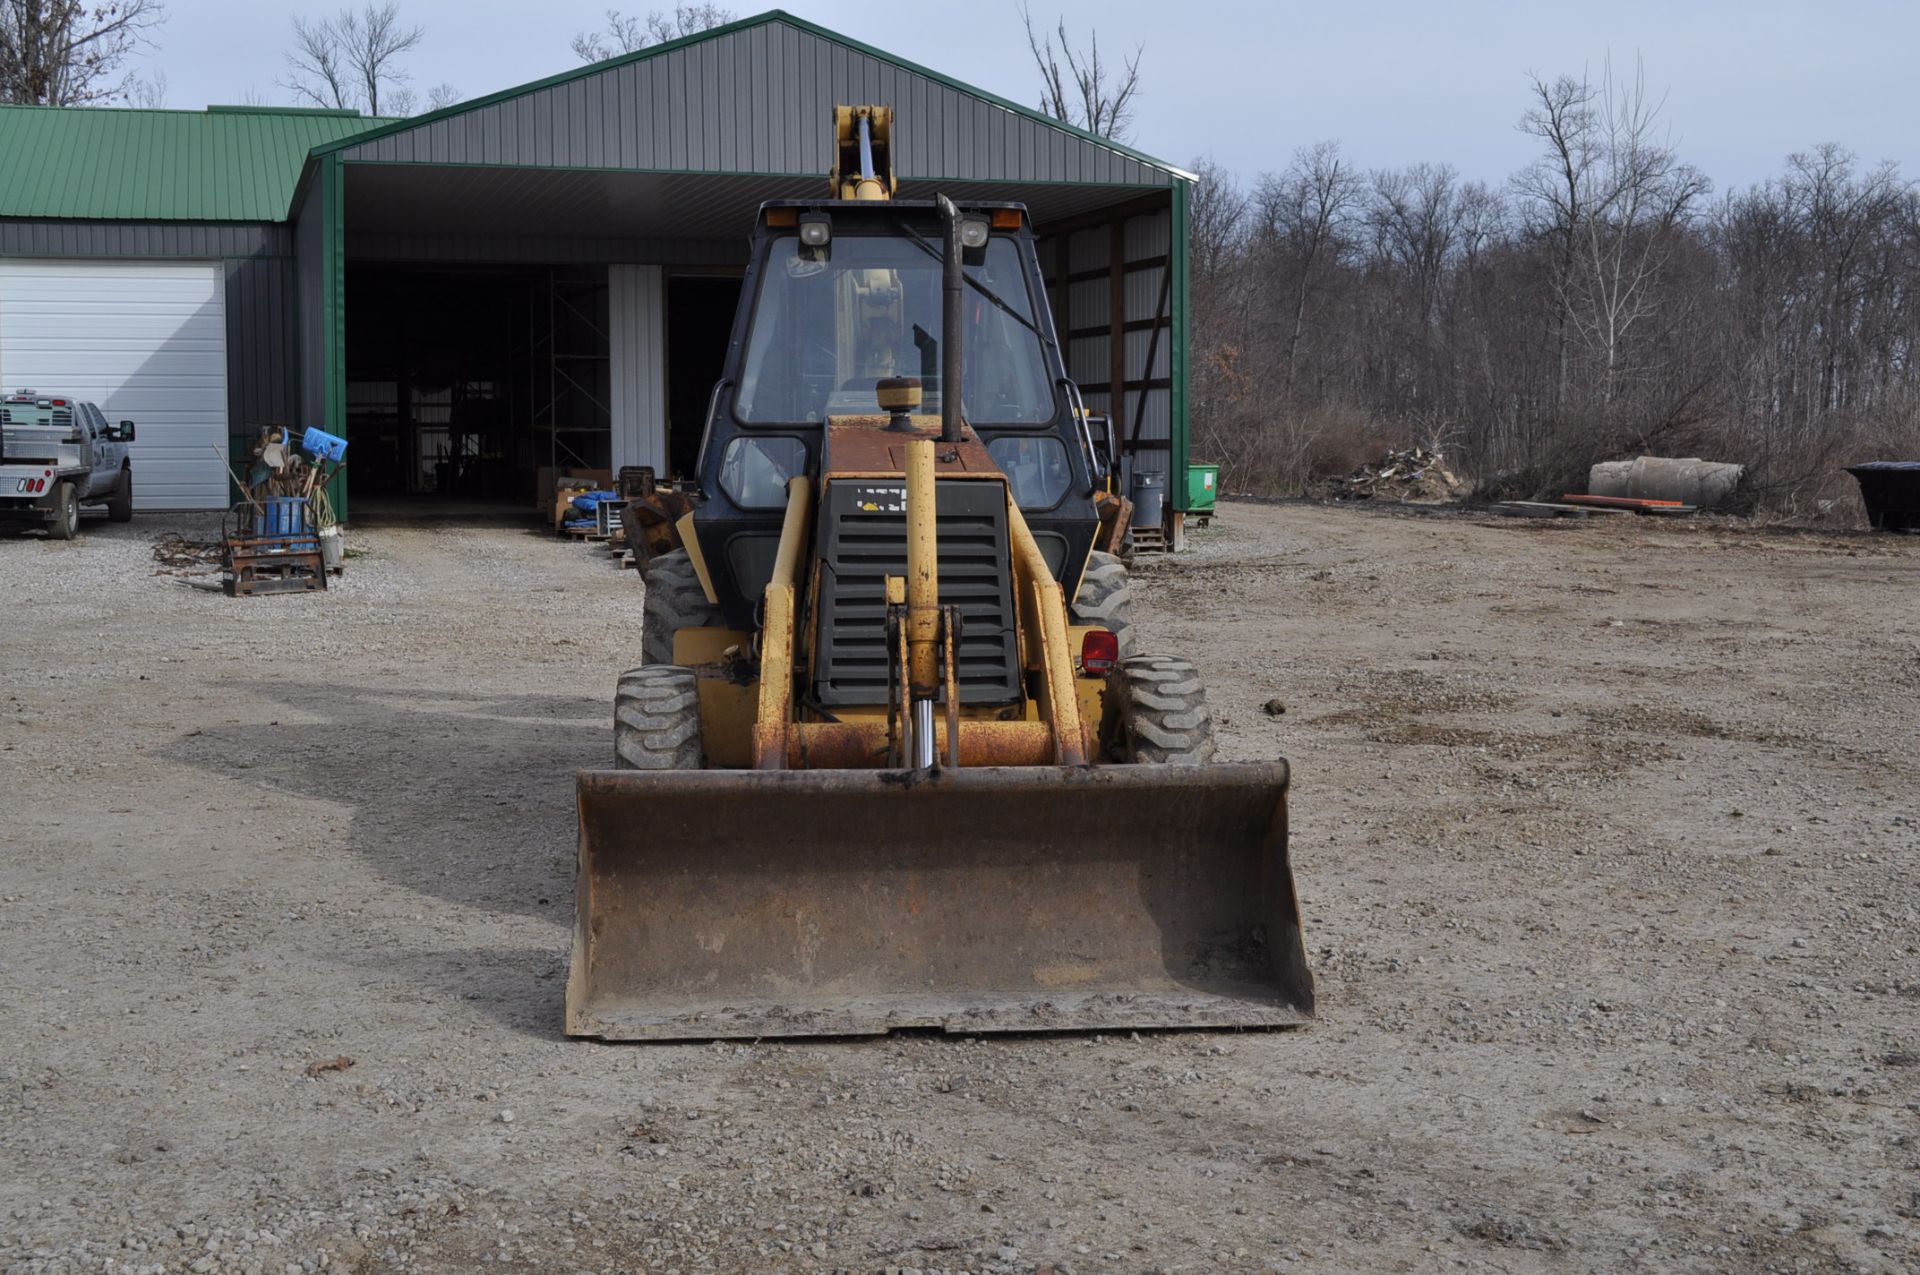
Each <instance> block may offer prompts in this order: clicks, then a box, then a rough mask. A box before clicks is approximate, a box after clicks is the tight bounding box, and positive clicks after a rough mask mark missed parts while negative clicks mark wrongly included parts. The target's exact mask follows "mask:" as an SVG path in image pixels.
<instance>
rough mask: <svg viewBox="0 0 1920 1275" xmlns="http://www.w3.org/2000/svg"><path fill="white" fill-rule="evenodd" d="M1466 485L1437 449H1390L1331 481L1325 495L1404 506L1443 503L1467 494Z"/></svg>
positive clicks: (1333, 497)
mask: <svg viewBox="0 0 1920 1275" xmlns="http://www.w3.org/2000/svg"><path fill="white" fill-rule="evenodd" d="M1466 492H1467V484H1466V483H1465V482H1463V481H1461V479H1460V478H1459V477H1458V476H1457V475H1456V474H1455V473H1454V472H1453V471H1452V470H1450V469H1448V468H1447V467H1446V465H1445V463H1444V462H1443V461H1442V460H1441V457H1440V454H1439V453H1438V452H1430V451H1428V450H1427V449H1426V448H1424V447H1408V448H1405V449H1403V450H1400V451H1391V452H1388V453H1387V454H1386V455H1385V456H1384V457H1382V458H1381V459H1380V460H1378V461H1375V462H1373V463H1372V464H1368V465H1362V466H1361V467H1360V468H1359V469H1356V470H1355V471H1354V472H1353V473H1351V474H1349V475H1348V476H1347V477H1345V478H1334V479H1330V480H1328V482H1327V483H1326V484H1325V486H1324V487H1323V489H1322V494H1323V495H1324V496H1325V497H1326V498H1327V499H1330V500H1391V501H1397V502H1399V503H1400V504H1405V505H1444V504H1448V503H1450V502H1452V501H1456V500H1459V499H1460V498H1461V497H1463V496H1464V495H1466Z"/></svg>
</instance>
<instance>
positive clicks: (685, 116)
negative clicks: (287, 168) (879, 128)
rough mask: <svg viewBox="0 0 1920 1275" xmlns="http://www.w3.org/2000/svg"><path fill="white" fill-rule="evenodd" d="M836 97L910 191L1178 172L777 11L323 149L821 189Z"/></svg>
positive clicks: (388, 158) (350, 155)
mask: <svg viewBox="0 0 1920 1275" xmlns="http://www.w3.org/2000/svg"><path fill="white" fill-rule="evenodd" d="M837 103H875V104H881V105H890V106H893V107H894V108H895V110H896V112H897V114H896V117H895V118H896V123H895V126H894V128H895V132H894V141H893V145H894V170H895V173H896V174H897V175H898V177H899V178H900V181H901V185H902V190H901V194H902V195H903V196H910V195H912V194H913V193H914V192H913V190H912V185H913V183H914V182H916V181H931V180H935V179H940V180H944V181H954V180H960V181H974V182H1019V183H1027V184H1031V183H1054V182H1070V183H1089V184H1097V185H1104V186H1134V187H1143V186H1144V187H1166V186H1168V185H1171V184H1172V183H1174V182H1176V181H1178V180H1180V179H1182V178H1184V177H1186V176H1187V174H1185V173H1184V172H1182V171H1181V170H1180V169H1178V168H1175V167H1173V166H1172V165H1169V164H1166V163H1164V162H1163V161H1160V160H1155V159H1152V158H1151V157H1149V156H1145V155H1142V154H1140V153H1139V152H1137V151H1133V150H1130V149H1128V148H1126V147H1124V146H1121V145H1119V144H1117V143H1114V142H1110V141H1107V140H1106V139H1104V138H1098V137H1094V136H1093V135H1091V134H1088V133H1084V132H1081V131H1080V130H1078V129H1074V128H1070V127H1068V126H1066V125H1064V124H1062V123H1060V122H1059V121H1057V120H1053V119H1050V118H1048V117H1046V116H1044V115H1041V114H1039V113H1038V112H1035V111H1032V110H1029V109H1027V108H1026V107H1022V106H1019V105H1017V104H1015V103H1013V102H1009V101H1006V100H1004V99H1002V98H997V97H995V96H993V95H992V94H989V93H986V92H983V91H981V90H979V89H975V88H971V87H969V86H967V85H964V84H960V83H958V82H957V81H954V80H951V79H949V78H947V77H945V76H942V75H940V74H938V73H937V72H934V71H930V70H927V69H926V68H924V67H919V66H916V65H914V64H913V63H910V62H906V61H903V60H901V59H899V58H895V57H893V56H891V55H889V54H886V53H882V52H880V51H879V50H876V49H872V48H869V47H868V46H866V45H863V44H860V43H859V42H857V41H854V40H850V39H848V38H847V37H845V36H842V35H838V34H836V33H834V32H832V31H828V30H826V29H825V28H823V27H818V26H815V25H814V24H812V23H810V22H806V21H803V20H802V19H799V18H795V17H793V16H792V15H790V14H786V13H782V12H780V11H778V10H775V11H773V12H770V13H766V14H762V15H760V16H759V17H755V18H748V19H746V20H744V21H742V22H736V23H732V24H730V25H728V26H724V27H717V28H715V29H713V30H711V31H707V32H703V33H701V34H700V35H697V36H691V37H689V38H687V39H684V40H676V41H673V42H671V43H668V44H662V45H657V46H655V47H653V48H649V49H644V50H642V51H640V52H639V53H634V54H629V55H627V56H625V57H621V58H615V59H612V60H609V61H606V62H600V63H595V64H594V65H592V66H588V67H583V68H581V69H579V70H577V71H572V72H568V73H567V74H565V75H561V76H555V77H553V78H551V79H547V80H542V81H539V82H537V83H534V84H529V85H525V86H523V87H521V88H518V89H512V90H509V91H507V92H505V93H499V94H494V95H492V96H490V97H485V98H481V99H479V100H477V101H474V102H469V103H464V104H462V105H459V106H454V107H449V108H447V109H446V110H444V111H438V112H435V113H433V114H430V115H426V116H422V117H420V118H419V119H416V120H410V121H406V122H404V123H400V124H395V125H390V126H388V127H387V128H384V129H379V130H375V131H374V132H372V133H370V134H364V135H362V136H360V137H357V138H353V139H344V140H342V141H340V142H337V143H334V144H331V145H328V146H323V147H317V148H316V153H325V152H333V153H338V154H340V155H341V157H342V158H343V159H345V160H348V161H350V162H354V163H379V162H388V163H413V164H420V163H426V164H443V165H466V164H484V165H497V166H508V167H526V168H544V169H554V168H575V169H628V170H633V169H642V170H654V171H669V172H681V173H688V172H692V173H712V174H757V175H763V176H764V175H791V176H805V177H808V178H809V179H811V180H813V182H814V184H815V185H816V186H818V185H820V184H821V183H823V182H824V178H823V177H821V176H820V175H821V174H824V173H825V172H826V171H827V170H828V169H829V168H830V167H832V163H833V156H832V154H831V153H830V152H831V137H830V129H829V120H830V118H831V117H830V111H831V109H832V107H833V106H834V105H835V104H837ZM806 193H812V192H811V191H809V192H806ZM1110 197H1111V196H1109V198H1110Z"/></svg>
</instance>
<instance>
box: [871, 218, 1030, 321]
mask: <svg viewBox="0 0 1920 1275" xmlns="http://www.w3.org/2000/svg"><path fill="white" fill-rule="evenodd" d="M893 224H894V225H896V226H898V227H900V229H901V230H902V231H903V232H905V234H906V236H907V238H909V239H911V240H913V242H914V243H915V244H917V245H918V246H919V248H920V251H922V252H924V253H926V254H927V255H928V256H929V257H932V258H933V259H934V260H935V261H940V260H942V257H941V256H940V250H939V249H938V248H936V247H934V246H933V245H932V244H930V243H928V242H927V241H926V240H925V239H923V238H921V237H920V233H919V232H918V231H916V230H915V229H914V228H913V227H912V226H909V225H908V224H907V223H906V222H904V221H900V220H897V219H896V220H895V221H894V223H893ZM960 277H961V278H962V279H965V280H966V281H967V286H968V287H969V288H972V289H973V290H974V291H975V292H978V293H979V294H980V295H981V296H983V297H985V298H986V299H987V300H989V301H991V302H993V304H994V305H996V306H998V307H999V308H1000V309H1001V311H1003V312H1004V313H1005V314H1007V315H1008V316H1010V317H1011V318H1012V319H1013V321H1014V322H1015V323H1018V324H1019V325H1020V326H1021V327H1023V328H1025V329H1026V330H1027V331H1029V332H1031V333H1033V334H1034V335H1035V336H1037V337H1039V338H1040V339H1041V340H1043V341H1044V340H1046V339H1047V336H1046V333H1044V332H1042V331H1041V330H1040V325H1039V324H1037V323H1035V322H1034V321H1033V320H1032V319H1029V318H1028V317H1027V316H1026V315H1024V314H1022V313H1020V312H1019V311H1018V310H1016V309H1014V308H1013V307H1012V306H1010V305H1008V304H1007V303H1006V301H1005V300H1003V299H1002V298H1001V296H1000V294H999V293H997V292H995V291H994V290H993V289H992V288H989V287H988V286H987V285H986V284H984V283H982V282H980V281H979V280H978V279H976V278H974V277H973V276H972V275H970V274H968V273H966V272H965V271H964V270H963V271H961V273H960Z"/></svg>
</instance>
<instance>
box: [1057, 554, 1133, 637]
mask: <svg viewBox="0 0 1920 1275" xmlns="http://www.w3.org/2000/svg"><path fill="white" fill-rule="evenodd" d="M1069 610H1070V617H1069V618H1070V619H1071V620H1072V622H1073V623H1075V624H1090V625H1096V626H1098V627H1100V628H1103V629H1106V630H1108V631H1109V632H1111V633H1112V634H1113V635H1114V636H1115V637H1116V638H1118V639H1120V654H1121V656H1122V657H1126V656H1129V655H1133V654H1135V653H1136V652H1137V651H1138V649H1139V647H1138V644H1137V643H1136V642H1135V640H1134V634H1133V582H1132V581H1131V580H1129V579H1128V578H1127V564H1126V563H1124V562H1122V561H1120V559H1118V558H1116V557H1114V556H1113V555H1112V554H1110V553H1102V552H1101V551H1100V550H1098V549H1095V550H1094V551H1093V553H1092V554H1091V555H1089V556H1088V558H1087V573H1086V575H1084V576H1082V577H1081V580H1080V592H1079V594H1078V595H1076V596H1075V597H1074V599H1073V606H1072V607H1071V608H1070V609H1069Z"/></svg>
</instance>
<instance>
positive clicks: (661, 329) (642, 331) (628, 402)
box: [607, 266, 667, 477]
mask: <svg viewBox="0 0 1920 1275" xmlns="http://www.w3.org/2000/svg"><path fill="white" fill-rule="evenodd" d="M665 322H666V306H665V290H664V286H663V282H662V278H661V269H660V267H659V266H608V267H607V324H608V326H607V339H608V345H609V346H610V352H611V355H612V376H613V386H612V394H613V397H612V400H611V403H610V406H611V407H612V409H613V467H614V470H615V472H618V471H619V469H620V467H621V466H622V465H652V466H653V468H654V470H655V472H657V473H659V474H660V475H661V476H663V477H664V476H665V475H666V473H667V380H666V358H665V354H666V340H665Z"/></svg>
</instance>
